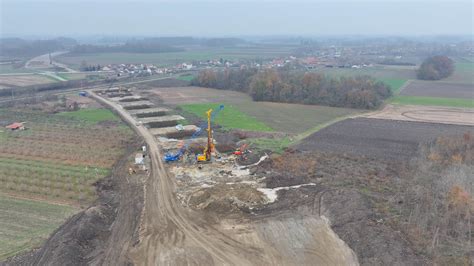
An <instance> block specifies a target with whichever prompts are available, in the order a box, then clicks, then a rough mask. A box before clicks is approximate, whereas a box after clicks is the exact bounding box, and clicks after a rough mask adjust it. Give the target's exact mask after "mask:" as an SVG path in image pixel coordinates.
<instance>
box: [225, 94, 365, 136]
mask: <svg viewBox="0 0 474 266" xmlns="http://www.w3.org/2000/svg"><path fill="white" fill-rule="evenodd" d="M234 106H236V107H237V108H239V110H242V112H244V113H246V114H248V115H250V116H253V117H255V118H257V119H258V120H259V121H262V122H264V123H265V124H266V125H268V126H270V127H271V128H273V129H274V130H275V131H280V132H286V133H293V134H301V133H303V132H305V131H307V130H310V129H312V128H314V127H316V126H319V125H323V124H325V123H327V122H329V121H332V120H334V119H336V118H338V117H345V116H348V115H354V114H358V113H362V112H364V111H363V110H357V109H350V108H338V107H328V106H318V105H303V104H288V103H271V102H251V101H248V102H241V103H236V104H234Z"/></svg>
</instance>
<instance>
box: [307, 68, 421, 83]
mask: <svg viewBox="0 0 474 266" xmlns="http://www.w3.org/2000/svg"><path fill="white" fill-rule="evenodd" d="M313 71H314V72H317V73H321V74H327V75H330V76H359V75H369V76H372V77H374V78H375V79H380V80H382V81H383V79H404V80H407V79H416V71H415V68H414V67H411V66H409V67H395V66H374V67H366V68H359V69H353V68H326V67H325V68H318V69H315V70H313Z"/></svg>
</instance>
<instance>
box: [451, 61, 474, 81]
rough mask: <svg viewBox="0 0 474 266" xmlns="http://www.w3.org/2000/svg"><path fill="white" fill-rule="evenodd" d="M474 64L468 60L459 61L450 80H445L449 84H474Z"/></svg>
mask: <svg viewBox="0 0 474 266" xmlns="http://www.w3.org/2000/svg"><path fill="white" fill-rule="evenodd" d="M473 71H474V62H472V61H467V60H459V59H458V60H457V61H456V62H455V69H454V73H453V74H452V75H451V76H449V77H448V78H446V79H444V81H447V82H455V83H464V84H471V85H473V84H474V76H473V74H472V73H473Z"/></svg>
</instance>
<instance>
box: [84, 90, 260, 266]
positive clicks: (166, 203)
mask: <svg viewBox="0 0 474 266" xmlns="http://www.w3.org/2000/svg"><path fill="white" fill-rule="evenodd" d="M89 92H90V94H91V96H92V97H93V98H95V99H96V100H98V101H99V102H101V103H103V104H105V105H107V106H109V107H110V108H112V109H114V110H115V111H116V112H117V113H118V114H119V115H120V116H121V117H122V119H123V120H124V121H126V122H127V123H128V124H129V125H130V126H131V127H132V129H134V131H135V132H136V133H138V134H139V135H140V136H142V137H143V139H144V140H145V142H146V143H147V145H148V150H149V156H150V160H151V175H150V176H149V177H148V180H146V181H145V182H146V184H145V203H144V211H143V216H142V218H141V219H142V220H141V226H140V243H139V245H137V247H136V248H135V249H134V250H132V252H131V258H132V260H133V262H134V263H135V264H137V265H175V264H186V265H189V264H193V265H196V264H199V265H214V264H219V265H250V264H261V263H262V262H263V260H262V258H261V255H260V254H259V252H258V250H255V249H252V248H249V247H247V246H245V245H243V244H241V243H239V242H237V241H235V240H233V239H232V238H230V237H228V236H226V235H224V234H222V233H220V232H219V231H217V230H215V229H213V228H212V227H211V226H209V225H208V224H207V223H206V222H205V221H204V220H202V219H201V218H200V217H199V215H198V214H196V213H192V212H190V211H189V210H185V209H184V208H183V207H182V206H181V205H180V204H179V203H178V202H177V199H176V195H175V193H174V185H175V184H174V180H173V179H172V177H171V176H170V175H169V174H168V172H167V170H166V168H165V166H164V164H163V160H162V154H161V152H160V150H159V146H158V144H157V142H156V140H155V138H154V137H153V135H152V134H151V133H150V132H149V131H148V129H146V128H145V127H144V126H142V125H138V126H137V125H136V121H135V119H134V118H133V117H132V116H131V115H130V114H129V113H128V112H126V111H125V110H124V109H123V108H122V107H121V106H119V105H118V104H116V103H114V102H111V101H109V100H106V99H104V98H102V97H100V96H98V95H97V94H95V93H94V92H93V91H91V90H90V91H89Z"/></svg>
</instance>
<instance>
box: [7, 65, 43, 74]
mask: <svg viewBox="0 0 474 266" xmlns="http://www.w3.org/2000/svg"><path fill="white" fill-rule="evenodd" d="M34 72H35V71H34V70H31V69H26V68H24V67H20V68H17V67H14V66H13V65H11V64H7V65H0V74H14V73H34Z"/></svg>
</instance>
